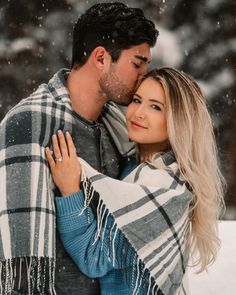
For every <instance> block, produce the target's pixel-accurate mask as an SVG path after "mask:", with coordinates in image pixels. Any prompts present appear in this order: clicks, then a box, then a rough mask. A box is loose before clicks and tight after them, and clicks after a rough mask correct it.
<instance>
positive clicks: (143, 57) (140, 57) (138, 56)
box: [134, 55, 151, 64]
mask: <svg viewBox="0 0 236 295" xmlns="http://www.w3.org/2000/svg"><path fill="white" fill-rule="evenodd" d="M134 57H136V58H138V59H140V60H141V61H143V62H145V63H147V64H149V63H150V62H151V61H150V60H148V59H147V58H146V57H145V56H143V55H135V56H134Z"/></svg>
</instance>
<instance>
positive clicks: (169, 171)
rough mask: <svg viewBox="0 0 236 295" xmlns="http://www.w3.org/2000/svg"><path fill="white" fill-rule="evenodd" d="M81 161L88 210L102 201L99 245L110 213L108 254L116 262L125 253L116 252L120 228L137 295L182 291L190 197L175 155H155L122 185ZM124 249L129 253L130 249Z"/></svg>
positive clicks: (129, 279) (190, 194)
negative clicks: (129, 247)
mask: <svg viewBox="0 0 236 295" xmlns="http://www.w3.org/2000/svg"><path fill="white" fill-rule="evenodd" d="M81 162H82V167H83V189H84V193H85V206H84V208H86V207H87V206H89V203H90V201H91V200H92V199H93V198H94V197H96V198H99V205H98V212H97V234H96V237H95V241H96V239H98V238H101V239H102V237H103V233H104V231H105V228H106V226H105V225H106V221H107V218H108V216H110V215H111V216H112V217H113V220H114V224H113V226H112V227H111V228H110V236H111V243H110V249H109V251H108V253H107V255H108V256H110V257H111V259H113V261H115V260H116V262H117V261H118V262H119V261H122V257H121V255H125V254H124V253H123V252H125V251H123V252H122V253H117V252H116V249H115V247H114V245H115V242H114V241H115V239H116V233H117V230H118V229H119V230H121V232H122V233H123V234H124V236H125V238H126V239H125V241H126V242H127V243H128V244H129V245H130V246H131V247H132V248H133V249H134V251H133V252H134V253H135V254H134V256H133V263H132V265H134V267H133V271H131V272H127V273H126V275H127V276H128V277H127V279H128V281H129V282H130V284H131V285H132V287H133V294H166V295H173V294H177V293H178V292H183V290H182V289H181V288H182V287H183V286H182V282H183V276H184V274H185V270H186V265H187V261H188V250H187V248H186V238H187V235H188V233H189V225H190V221H189V204H190V202H191V200H192V193H191V192H190V191H189V189H188V185H187V183H186V181H185V180H184V179H183V178H182V177H181V175H180V172H179V170H178V166H177V163H176V161H175V157H174V155H173V153H172V152H167V153H165V154H163V155H162V156H157V157H156V158H155V160H154V162H153V163H152V164H148V163H146V162H145V163H142V164H140V165H139V166H138V167H137V168H136V169H135V170H133V171H132V173H131V174H129V175H128V176H127V177H126V178H125V179H124V180H123V181H118V180H114V179H112V178H109V177H107V176H105V175H103V174H100V173H98V172H97V171H96V170H94V169H93V168H91V166H89V165H88V164H87V163H86V162H85V161H83V160H81ZM157 167H158V169H157ZM104 212H108V213H109V214H104ZM120 248H121V249H123V250H124V249H127V245H123V246H122V247H120ZM121 263H122V262H121ZM121 267H122V266H121ZM133 278H137V279H135V281H134V280H133ZM178 294H179V293H178ZM182 294H186V293H182Z"/></svg>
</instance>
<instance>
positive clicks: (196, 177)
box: [46, 68, 223, 295]
mask: <svg viewBox="0 0 236 295" xmlns="http://www.w3.org/2000/svg"><path fill="white" fill-rule="evenodd" d="M126 121H127V129H128V135H129V138H130V139H131V140H132V141H134V142H135V143H136V144H137V162H136V163H134V162H132V161H131V162H130V163H129V164H128V165H127V167H126V168H125V170H124V172H123V174H122V176H121V178H124V179H123V181H118V180H113V179H111V178H109V177H106V176H104V175H102V174H99V173H98V172H97V171H95V170H93V169H92V168H91V167H90V166H89V165H88V164H87V163H85V162H84V161H83V160H82V159H80V162H78V161H77V155H76V151H75V147H74V145H73V141H72V139H71V137H70V135H69V134H68V133H66V138H65V137H64V135H63V133H62V132H61V131H60V132H59V133H58V137H57V136H56V135H54V136H53V139H52V142H53V152H54V156H55V157H54V158H53V156H52V154H51V152H50V150H49V149H48V148H47V149H46V156H47V159H48V161H49V165H50V168H51V171H52V176H53V179H54V182H55V184H56V185H57V187H58V188H59V190H60V192H61V194H62V196H63V198H60V197H58V198H56V206H57V218H58V227H59V232H60V234H61V238H62V241H63V244H64V246H65V248H66V250H67V251H68V253H69V254H70V255H71V257H72V258H73V259H74V261H75V262H76V264H77V265H78V267H79V268H80V269H81V271H83V272H84V273H85V274H86V275H88V276H90V277H99V280H100V286H101V294H168V295H171V294H177V293H178V292H180V290H181V288H183V285H182V280H183V277H184V274H185V272H186V266H187V262H188V259H189V255H191V256H192V255H193V254H194V257H195V258H196V257H197V259H196V260H195V265H198V266H199V268H200V271H203V270H204V269H206V268H207V265H208V264H209V263H211V262H212V261H214V259H215V257H216V253H217V249H218V247H219V238H218V235H217V217H218V213H219V206H220V203H223V190H222V186H223V185H222V184H223V177H222V175H221V173H220V171H219V167H218V164H217V155H216V146H215V140H214V135H213V128H212V123H211V119H210V116H209V113H208V111H207V107H206V104H205V101H204V99H203V96H202V93H201V91H200V89H199V87H198V85H197V84H196V83H195V82H194V81H193V80H192V79H191V78H190V77H188V76H187V75H186V74H184V73H183V72H180V71H177V70H175V69H171V68H162V69H159V70H153V71H151V72H150V73H148V74H147V75H146V76H145V77H144V78H143V79H142V80H141V81H140V83H139V86H138V88H137V91H136V93H135V95H134V96H133V100H132V102H131V103H130V105H129V106H128V108H127V112H126ZM82 168H83V169H82ZM81 174H82V176H83V182H82V185H81ZM81 187H82V189H81ZM65 196H66V197H65ZM95 198H96V199H98V206H97V214H95V213H94V211H93V210H92V209H91V207H90V204H91V200H93V199H95ZM196 254H197V256H196Z"/></svg>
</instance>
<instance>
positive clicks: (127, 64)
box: [99, 43, 151, 106]
mask: <svg viewBox="0 0 236 295" xmlns="http://www.w3.org/2000/svg"><path fill="white" fill-rule="evenodd" d="M150 56H151V53H150V46H149V45H148V44H147V43H143V44H141V45H137V46H133V47H131V48H129V49H126V50H123V51H122V52H121V55H120V57H119V59H118V60H117V61H116V62H111V63H110V66H109V68H108V69H107V71H106V72H104V73H103V74H102V76H101V78H100V80H99V83H100V87H101V90H102V91H103V94H105V96H106V97H107V99H108V100H111V101H114V102H115V103H117V104H120V105H124V106H126V105H128V104H129V103H130V102H131V99H132V96H133V92H134V89H135V86H136V83H137V80H138V78H140V77H141V76H143V75H144V74H146V72H147V64H148V63H149V62H150Z"/></svg>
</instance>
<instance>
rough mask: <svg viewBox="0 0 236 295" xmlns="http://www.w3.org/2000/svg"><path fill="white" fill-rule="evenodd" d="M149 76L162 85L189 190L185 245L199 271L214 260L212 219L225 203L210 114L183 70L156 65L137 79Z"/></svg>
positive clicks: (173, 146)
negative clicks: (190, 192)
mask: <svg viewBox="0 0 236 295" xmlns="http://www.w3.org/2000/svg"><path fill="white" fill-rule="evenodd" d="M149 77H151V78H153V79H154V80H156V81H158V82H159V83H160V84H161V85H162V87H163V90H164V93H165V97H166V113H167V128H168V137H169V144H170V147H171V149H172V150H173V152H174V154H175V157H176V160H177V163H178V166H179V169H180V172H181V174H182V175H183V177H184V178H185V179H186V180H187V181H188V183H189V185H190V187H191V189H192V192H193V195H194V198H193V202H192V204H191V208H190V217H191V229H190V238H189V247H190V254H191V256H192V258H193V257H194V260H193V261H194V262H193V264H194V265H198V266H199V271H203V270H204V269H206V268H207V265H208V264H210V263H212V262H213V261H214V260H215V258H216V254H217V251H218V248H219V246H220V240H219V237H218V230H217V219H218V217H219V213H220V208H222V206H221V205H223V204H224V202H223V190H224V189H223V188H224V178H223V176H222V174H221V171H220V169H219V165H218V159H217V149H216V142H215V136H214V132H213V126H212V121H211V117H210V115H209V112H208V110H207V106H206V102H205V100H204V98H203V95H202V92H201V90H200V88H199V86H198V85H197V83H196V82H195V81H193V80H192V79H191V78H190V77H189V76H188V75H186V74H185V73H183V72H182V71H178V70H176V69H172V68H167V67H165V68H160V69H155V70H152V71H151V72H149V73H148V74H147V75H146V76H145V77H144V78H143V79H142V81H143V80H145V79H146V78H149ZM142 81H141V83H142ZM139 85H140V84H139Z"/></svg>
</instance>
